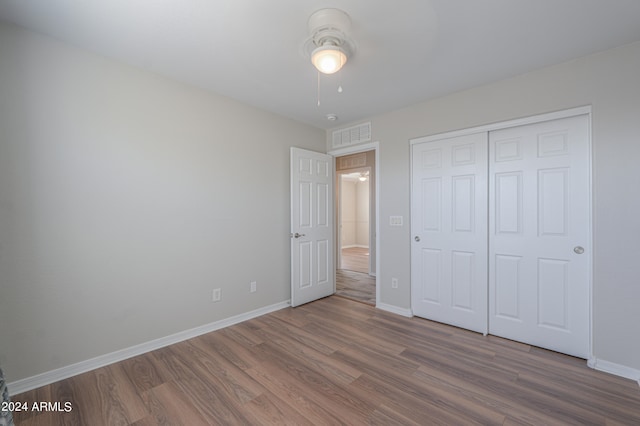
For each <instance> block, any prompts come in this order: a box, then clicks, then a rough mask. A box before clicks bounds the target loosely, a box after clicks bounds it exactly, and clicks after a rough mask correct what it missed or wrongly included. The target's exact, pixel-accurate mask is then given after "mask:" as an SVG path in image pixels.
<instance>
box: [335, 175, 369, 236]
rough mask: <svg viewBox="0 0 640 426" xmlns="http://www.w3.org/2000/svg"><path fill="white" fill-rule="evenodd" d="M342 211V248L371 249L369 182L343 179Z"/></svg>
mask: <svg viewBox="0 0 640 426" xmlns="http://www.w3.org/2000/svg"><path fill="white" fill-rule="evenodd" d="M340 209H341V216H340V221H341V226H342V228H341V230H340V231H341V232H340V234H341V236H342V247H352V246H357V247H369V233H370V229H369V209H370V205H369V181H368V180H367V181H365V182H360V181H358V180H350V179H345V178H342V187H341V193H340Z"/></svg>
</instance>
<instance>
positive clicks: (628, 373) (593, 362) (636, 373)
mask: <svg viewBox="0 0 640 426" xmlns="http://www.w3.org/2000/svg"><path fill="white" fill-rule="evenodd" d="M587 365H588V366H589V367H591V368H593V369H594V370H598V371H603V372H605V373H609V374H614V375H616V376H620V377H625V378H627V379H631V380H635V381H636V382H638V385H639V386H640V370H636V369H635V368H631V367H627V366H624V365H620V364H616V363H614V362H609V361H603V360H601V359H598V358H590V359H589V360H588V361H587Z"/></svg>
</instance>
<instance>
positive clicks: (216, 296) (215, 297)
mask: <svg viewBox="0 0 640 426" xmlns="http://www.w3.org/2000/svg"><path fill="white" fill-rule="evenodd" d="M220 300H222V289H221V288H214V289H213V292H212V294H211V301H212V302H219V301H220Z"/></svg>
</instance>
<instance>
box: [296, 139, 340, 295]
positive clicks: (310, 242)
mask: <svg viewBox="0 0 640 426" xmlns="http://www.w3.org/2000/svg"><path fill="white" fill-rule="evenodd" d="M290 166H291V234H290V237H291V306H298V305H302V304H304V303H307V302H311V301H313V300H316V299H320V298H322V297H326V296H329V295H331V294H333V293H335V268H334V266H333V265H334V249H333V247H334V241H333V235H334V229H333V175H334V173H333V157H331V156H330V155H326V154H321V153H318V152H313V151H307V150H304V149H300V148H293V147H292V148H291V163H290Z"/></svg>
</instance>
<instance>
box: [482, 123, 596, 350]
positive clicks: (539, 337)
mask: <svg viewBox="0 0 640 426" xmlns="http://www.w3.org/2000/svg"><path fill="white" fill-rule="evenodd" d="M489 151H490V153H489V167H490V173H489V176H490V182H489V189H490V190H489V217H490V220H489V312H490V318H489V332H490V333H491V334H495V335H498V336H502V337H506V338H509V339H513V340H517V341H521V342H526V343H529V344H532V345H536V346H541V347H544V348H547V349H552V350H555V351H558V352H563V353H566V354H570V355H574V356H578V357H582V358H587V357H588V355H589V330H590V324H589V318H590V314H589V304H590V297H589V294H590V283H589V279H590V278H589V277H590V274H589V267H590V265H589V263H590V262H589V259H590V253H591V246H590V231H589V226H590V225H589V217H590V216H589V210H590V196H589V194H590V183H589V179H590V176H589V158H590V157H589V122H588V116H587V115H581V116H576V117H570V118H563V119H559V120H553V121H547V122H543V123H537V124H532V125H525V126H519V127H513V128H508V129H504V130H497V131H492V132H490V133H489Z"/></svg>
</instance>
